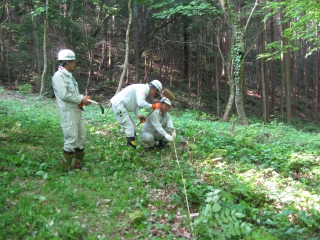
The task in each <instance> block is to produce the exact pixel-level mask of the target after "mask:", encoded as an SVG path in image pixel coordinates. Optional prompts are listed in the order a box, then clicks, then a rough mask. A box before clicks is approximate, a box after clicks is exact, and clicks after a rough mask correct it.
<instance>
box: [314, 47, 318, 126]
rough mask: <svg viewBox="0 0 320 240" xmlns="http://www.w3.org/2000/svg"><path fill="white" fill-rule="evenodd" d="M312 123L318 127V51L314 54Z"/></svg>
mask: <svg viewBox="0 0 320 240" xmlns="http://www.w3.org/2000/svg"><path fill="white" fill-rule="evenodd" d="M314 66H315V67H314V87H313V90H314V122H315V124H316V125H318V121H319V117H318V115H319V114H318V101H319V51H316V52H315V53H314Z"/></svg>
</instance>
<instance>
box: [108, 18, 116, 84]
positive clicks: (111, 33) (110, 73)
mask: <svg viewBox="0 0 320 240" xmlns="http://www.w3.org/2000/svg"><path fill="white" fill-rule="evenodd" d="M109 22H110V27H109V29H110V30H109V31H108V36H107V39H108V40H109V41H108V45H109V46H108V47H109V48H108V56H109V59H108V66H109V67H108V80H112V77H113V68H114V54H113V37H114V31H115V30H114V28H115V16H114V15H113V16H112V17H111V18H110V21H109Z"/></svg>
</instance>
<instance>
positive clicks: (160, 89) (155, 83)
mask: <svg viewBox="0 0 320 240" xmlns="http://www.w3.org/2000/svg"><path fill="white" fill-rule="evenodd" d="M150 84H152V85H153V86H154V87H155V88H156V89H157V90H158V91H159V92H161V91H162V83H161V82H160V81H159V80H152V81H151V82H150Z"/></svg>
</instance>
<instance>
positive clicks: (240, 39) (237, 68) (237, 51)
mask: <svg viewBox="0 0 320 240" xmlns="http://www.w3.org/2000/svg"><path fill="white" fill-rule="evenodd" d="M220 4H221V6H222V9H223V11H224V13H225V16H226V19H227V22H228V23H229V26H230V28H231V44H230V50H231V52H232V55H231V56H232V61H229V63H228V64H229V65H230V68H229V71H230V73H229V77H230V79H229V81H230V97H229V101H228V105H227V108H226V112H225V114H224V116H223V119H227V118H228V117H227V116H226V113H227V112H228V114H229V112H230V109H231V107H232V103H231V105H230V100H231V99H234V100H235V104H236V108H237V113H238V117H239V118H240V120H241V123H242V124H243V125H248V119H247V117H246V114H245V111H244V103H243V91H242V87H243V81H244V80H243V75H244V74H243V72H244V58H245V40H246V34H247V30H248V26H249V22H250V20H251V18H252V15H253V12H254V11H255V9H256V7H257V5H258V0H256V2H255V4H254V6H253V8H252V9H251V13H250V15H249V17H248V19H247V22H246V25H245V27H244V28H243V30H240V29H238V27H237V20H236V18H235V15H234V13H233V11H232V9H231V6H230V3H229V0H220ZM230 60H231V59H230ZM231 84H235V93H234V92H233V93H232V94H233V96H231ZM234 94H235V95H234Z"/></svg>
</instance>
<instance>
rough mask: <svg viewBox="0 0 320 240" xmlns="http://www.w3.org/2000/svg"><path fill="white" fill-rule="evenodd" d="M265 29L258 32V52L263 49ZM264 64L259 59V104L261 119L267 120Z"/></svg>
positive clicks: (262, 60)
mask: <svg viewBox="0 0 320 240" xmlns="http://www.w3.org/2000/svg"><path fill="white" fill-rule="evenodd" d="M264 31H265V29H264V30H263V31H261V33H260V34H259V40H260V41H259V42H260V44H259V46H260V51H259V52H263V51H264V44H263V43H264V41H263V40H264V37H263V33H264ZM264 67H265V64H264V59H263V58H261V59H260V78H261V104H262V116H263V121H264V122H267V93H266V91H267V90H266V79H265V69H264Z"/></svg>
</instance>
